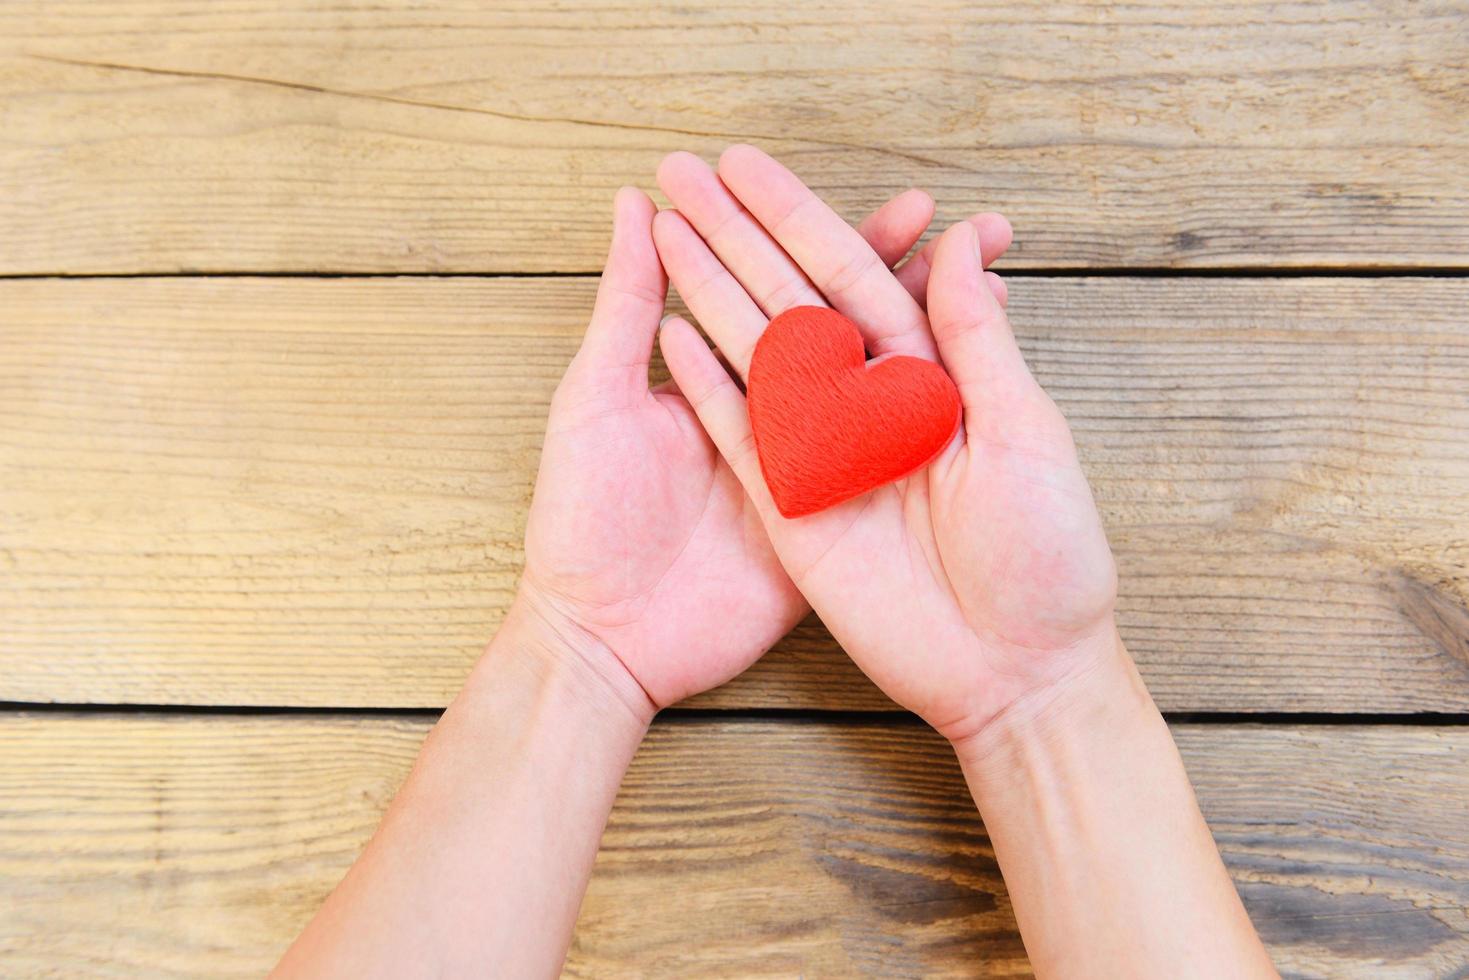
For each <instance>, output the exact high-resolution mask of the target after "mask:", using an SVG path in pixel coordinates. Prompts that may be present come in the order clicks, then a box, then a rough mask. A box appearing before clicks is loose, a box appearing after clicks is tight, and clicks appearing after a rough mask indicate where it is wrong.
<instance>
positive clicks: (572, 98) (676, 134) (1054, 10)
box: [0, 0, 1469, 273]
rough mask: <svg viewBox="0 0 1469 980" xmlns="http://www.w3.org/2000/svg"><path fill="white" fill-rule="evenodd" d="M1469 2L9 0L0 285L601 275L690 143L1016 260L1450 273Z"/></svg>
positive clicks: (1459, 198)
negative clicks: (254, 276) (211, 274)
mask: <svg viewBox="0 0 1469 980" xmlns="http://www.w3.org/2000/svg"><path fill="white" fill-rule="evenodd" d="M1466 45H1469V7H1466V5H1465V4H1464V3H1463V0H1435V2H1425V3H1417V4H1409V5H1404V4H1391V5H1386V6H1384V5H1381V4H1374V3H1371V2H1368V0H1337V2H1332V3H1290V4H1280V3H1275V2H1271V0H1245V2H1222V0H1218V2H1212V3H1207V4H1198V3H1185V2H1179V0H1174V2H1164V3H1157V4H1150V5H1127V4H1115V3H1112V2H1110V0H1087V2H1063V3H1054V2H1050V0H1024V2H1016V3H1005V4H971V3H960V2H958V0H922V2H918V3H908V4H903V5H902V6H901V8H898V7H893V6H891V5H889V4H883V3H864V4H852V3H848V2H845V0H818V2H814V3H801V4H793V3H788V2H785V0H748V2H745V3H743V4H740V5H739V6H737V7H731V6H730V5H729V4H728V3H723V2H718V0H695V2H689V3H681V4H677V5H628V4H625V3H618V2H615V0H592V2H579V3H576V4H571V5H564V6H557V5H552V6H547V5H545V4H541V3H536V2H532V0H515V2H498V3H494V4H467V5H458V6H456V7H452V8H445V7H444V6H443V5H437V4H419V3H411V2H406V0H398V2H392V3H382V2H372V3H366V2H348V3H333V4H329V5H307V6H305V7H303V6H302V5H300V4H296V3H287V2H284V0H237V2H233V3H229V4H210V3H204V2H200V0H146V2H131V3H120V2H109V3H97V2H90V0H88V2H77V0H71V2H55V0H22V2H11V3H7V4H5V5H3V7H0V133H3V134H4V135H3V138H0V272H8V273H56V272H168V271H176V270H206V271H216V272H217V271H226V272H230V271H233V272H247V271H288V270H296V271H343V272H352V271H357V272H365V271H387V272H431V271H448V270H457V271H480V272H483V271H509V272H541V271H576V270H580V271H590V270H594V269H596V268H598V267H599V266H600V262H601V257H602V253H603V249H604V247H605V243H606V234H607V217H608V215H607V212H608V201H609V199H610V195H611V193H612V190H613V189H614V188H615V187H617V186H618V185H620V184H622V183H628V182H631V183H638V184H641V185H644V186H650V185H651V174H652V171H653V167H654V165H655V164H656V162H657V161H658V159H659V158H660V157H661V156H662V154H664V153H665V152H667V151H668V150H671V149H676V148H685V149H692V150H694V151H696V152H702V153H705V154H706V155H711V156H712V155H713V154H715V153H717V152H718V150H719V149H720V148H722V147H723V146H724V145H727V144H728V143H730V142H732V141H736V140H746V141H754V142H758V143H760V144H762V145H764V146H765V147H767V148H769V149H770V150H772V151H774V152H777V153H779V154H781V155H783V156H784V157H786V158H788V159H789V160H790V162H791V163H792V164H794V165H795V166H796V167H797V168H798V169H799V170H800V171H801V172H802V173H804V174H806V175H808V176H809V177H810V179H811V180H812V181H813V182H814V184H815V186H816V188H817V189H818V190H819V191H821V192H822V193H823V194H826V195H828V196H829V197H830V198H831V199H832V200H833V201H834V202H835V203H836V204H837V206H838V207H839V208H840V209H841V210H842V211H843V212H844V213H846V214H848V215H850V216H852V217H854V218H855V217H857V216H858V215H860V214H862V213H865V211H866V210H867V209H870V208H872V207H874V206H876V205H877V204H878V203H879V202H881V201H882V200H884V199H886V197H887V196H889V195H890V194H892V193H894V192H895V191H897V190H900V189H902V188H904V187H906V186H909V185H918V186H925V187H928V188H930V189H932V190H933V191H934V192H935V194H936V195H937V196H938V199H939V201H940V204H941V218H942V219H943V220H944V221H945V222H948V221H951V220H954V219H956V218H958V217H959V216H961V215H963V214H966V213H968V212H970V211H972V210H974V209H976V208H979V207H985V208H996V209H1000V210H1004V211H1006V212H1007V213H1009V214H1010V215H1011V216H1012V217H1013V218H1014V220H1015V225H1016V228H1017V230H1018V239H1017V243H1016V246H1015V248H1014V249H1013V251H1012V253H1011V256H1010V257H1009V258H1008V259H1007V260H1006V261H1007V264H1009V265H1011V266H1012V267H1013V266H1031V267H1052V268H1057V267H1068V268H1078V267H1096V266H1109V267H1115V266H1139V265H1142V266H1173V267H1203V266H1220V265H1223V266H1271V265H1295V266H1323V265H1331V266H1338V265H1340V266H1359V267H1368V268H1372V267H1381V266H1404V267H1408V266H1420V267H1421V266H1450V265H1451V266H1455V267H1463V266H1464V265H1465V259H1466V256H1469V225H1466V223H1465V222H1464V221H1463V220H1462V216H1463V214H1464V213H1465V211H1466V210H1469V138H1466V137H1469V131H1466V129H1465V126H1464V103H1463V92H1464V91H1465V89H1466V88H1469V62H1466V61H1465V59H1464V57H1463V52H1464V50H1465V48H1466Z"/></svg>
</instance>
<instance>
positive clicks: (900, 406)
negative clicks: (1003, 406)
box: [747, 306, 960, 517]
mask: <svg viewBox="0 0 1469 980" xmlns="http://www.w3.org/2000/svg"><path fill="white" fill-rule="evenodd" d="M747 393H748V405H749V409H750V427H751V428H752V429H753V430H754V434H755V451H756V453H757V454H758V455H759V457H760V469H761V471H762V472H763V473H764V474H765V483H766V485H768V486H769V487H770V495H771V496H772V497H774V498H775V506H776V507H777V508H778V509H779V510H780V512H781V513H782V514H784V515H785V516H786V517H802V516H804V515H806V514H814V513H816V512H817V511H819V510H825V509H826V508H827V507H831V506H832V505H834V504H839V503H841V502H842V501H844V500H850V499H851V498H853V497H856V496H859V495H861V494H864V493H866V492H867V491H869V490H872V489H875V488H877V487H880V486H882V485H883V484H884V483H891V482H892V481H893V480H898V479H901V478H903V477H905V476H907V475H908V474H910V473H913V472H914V471H916V470H920V469H922V468H923V467H924V466H926V465H928V463H929V462H931V461H932V460H933V458H934V457H935V456H937V455H938V454H939V453H940V452H941V451H942V450H943V448H944V447H945V446H947V445H948V444H949V440H950V439H951V438H953V436H954V432H955V431H956V430H957V429H958V428H959V417H960V405H959V392H958V390H957V389H956V388H955V387H954V382H953V381H951V380H949V376H948V374H946V373H945V372H944V369H943V368H942V367H940V366H939V365H937V364H935V363H933V362H932V361H925V360H922V359H920V358H917V357H903V356H898V357H889V358H884V359H882V360H879V361H878V362H877V363H875V364H872V365H870V366H869V365H868V363H867V355H866V351H865V350H864V349H863V347H862V335H861V334H860V333H858V332H857V327H856V325H855V324H854V323H852V321H851V320H848V319H847V318H846V317H844V316H842V315H841V314H840V313H838V312H836V311H835V310H830V309H826V308H825V307H819V306H798V307H796V308H795V309H792V310H786V311H785V312H784V313H782V314H780V316H777V317H776V318H775V319H774V320H771V321H770V325H769V326H768V327H766V328H765V333H764V334H762V335H761V337H760V341H759V342H758V343H757V344H756V345H755V353H754V355H753V356H752V357H751V358H750V376H749V385H748V392H747Z"/></svg>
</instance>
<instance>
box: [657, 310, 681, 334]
mask: <svg viewBox="0 0 1469 980" xmlns="http://www.w3.org/2000/svg"><path fill="white" fill-rule="evenodd" d="M676 316H678V314H677V313H665V314H663V319H661V320H659V321H658V329H659V330H662V329H663V328H664V327H666V326H668V321H669V320H672V319H673V318H674V317H676Z"/></svg>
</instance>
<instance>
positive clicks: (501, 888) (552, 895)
mask: <svg viewBox="0 0 1469 980" xmlns="http://www.w3.org/2000/svg"><path fill="white" fill-rule="evenodd" d="M562 643H563V639H562V638H560V637H558V636H557V635H556V633H555V631H553V630H548V629H547V628H546V626H545V624H544V622H542V621H541V620H540V618H539V616H538V615H537V613H536V612H535V611H534V610H530V609H527V608H525V604H524V603H521V602H517V604H516V607H515V608H513V609H512V611H511V613H510V615H509V616H508V617H507V619H506V623H505V625H504V627H502V629H501V631H500V634H499V635H498V636H497V637H496V638H495V641H494V642H493V643H492V644H491V645H490V648H489V650H488V651H487V653H486V654H485V656H484V657H483V658H482V659H481V661H480V662H479V664H477V665H476V667H475V669H474V671H473V672H472V673H471V675H470V678H469V681H468V682H467V683H466V685H465V687H464V690H463V691H462V692H461V693H460V695H459V696H458V697H457V698H456V699H455V701H454V703H453V704H452V705H450V707H449V709H448V710H447V711H446V712H445V713H444V716H443V718H442V719H441V720H440V721H439V723H438V724H437V725H436V726H435V727H434V730H433V731H432V732H431V733H430V735H429V737H428V739H427V740H426V741H425V743H424V747H423V749H422V751H421V753H420V755H419V759H418V762H417V763H416V765H415V766H414V769H413V772H412V773H411V774H410V776H409V778H408V780H407V782H406V783H405V784H404V786H403V788H402V790H401V791H400V792H399V794H398V796H397V798H396V799H395V800H394V802H393V804H392V806H391V807H390V808H389V810H388V813H387V815H386V816H385V817H384V819H383V822H382V825H381V826H380V827H379V829H378V832H377V834H376V835H375V836H374V837H373V839H372V841H371V842H370V843H369V845H368V847H367V848H366V850H365V851H364V852H363V854H362V856H361V857H360V858H359V859H358V860H357V863H356V864H354V865H353V867H352V869H351V870H350V871H349V872H348V874H347V877H346V878H345V879H344V880H343V881H342V883H341V884H340V885H339V886H338V887H337V889H336V891H335V892H333V893H332V895H331V897H330V898H329V899H328V900H327V902H326V904H325V905H324V906H323V907H322V909H321V911H320V912H319V913H318V914H317V916H316V918H315V919H314V920H313V921H312V922H311V924H310V925H309V926H308V927H307V929H306V931H305V932H304V933H303V934H302V935H301V937H300V938H299V939H298V940H297V941H296V943H295V944H294V945H293V946H292V947H291V949H290V950H289V951H288V952H287V954H286V956H285V958H284V959H283V960H282V961H281V964H280V966H279V967H278V968H277V974H278V975H280V976H296V975H299V976H308V975H309V976H313V977H316V976H343V977H349V976H350V977H354V978H356V977H368V976H392V977H403V976H426V975H456V976H489V975H495V976H516V977H532V976H555V975H556V974H557V972H558V971H559V968H560V966H561V961H562V958H563V957H564V956H565V952H566V948H567V945H568V943H569V941H570V936H571V930H572V926H573V924H574V922H575V920H576V914H577V909H578V907H579V905H580V902H581V898H582V894H583V893H584V891H585V889H586V882H587V877H588V875H589V874H590V871H591V866H592V862H593V860H594V859H595V857H596V852H597V844H598V841H599V839H600V837H601V833H602V829H603V826H604V825H605V823H606V820H607V815H608V813H609V811H610V810H611V807H612V801H613V798H614V797H615V795H616V792H617V786H618V784H619V782H620V781H621V778H622V775H623V772H624V771H625V770H626V768H627V765H628V763H629V761H630V760H631V758H632V755H633V753H634V751H635V750H636V748H637V745H638V742H639V741H640V740H641V738H642V735H643V732H644V731H645V730H646V727H647V723H648V721H649V719H650V718H651V715H652V706H651V705H649V704H647V702H646V698H645V697H644V696H643V695H642V694H641V691H637V690H630V689H624V690H617V689H616V688H617V686H618V685H619V684H623V685H625V684H626V681H627V679H626V678H622V679H619V678H616V677H615V676H611V674H610V672H607V671H600V670H598V668H597V665H596V664H595V663H594V662H591V663H589V662H588V661H587V660H586V659H585V658H582V657H580V656H566V655H564V653H565V652H566V651H564V650H560V649H558V644H562ZM633 687H634V688H635V687H636V685H633ZM640 699H641V701H642V704H639V700H640Z"/></svg>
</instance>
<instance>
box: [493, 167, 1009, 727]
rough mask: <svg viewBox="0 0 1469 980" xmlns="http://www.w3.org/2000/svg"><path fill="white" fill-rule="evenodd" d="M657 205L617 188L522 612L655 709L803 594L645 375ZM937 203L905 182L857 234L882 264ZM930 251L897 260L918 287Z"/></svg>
mask: <svg viewBox="0 0 1469 980" xmlns="http://www.w3.org/2000/svg"><path fill="white" fill-rule="evenodd" d="M655 210H656V209H655V208H654V205H653V203H652V201H650V200H649V199H648V197H647V196H646V195H645V194H643V193H641V192H640V191H636V190H634V189H631V188H624V189H623V190H622V191H620V192H618V195H617V197H616V199H615V202H614V222H613V235H612V245H611V249H610V252H609V254H608V258H607V265H606V268H605V270H604V272H603V275H602V280H601V284H600V286H599V288H598V291H597V300H596V305H595V308H594V310H593V312H592V317H591V322H590V325H589V326H588V328H587V332H586V335H585V338H584V339H583V341H582V346H581V348H580V350H579V351H578V352H577V355H576V357H575V358H574V359H573V361H572V363H571V365H570V366H569V367H568V369H567V371H566V375H565V377H564V378H563V380H562V382H561V384H560V386H559V387H558V388H557V390H556V394H555V397H554V398H553V400H552V404H551V414H550V419H549V421H548V423H547V428H546V439H545V444H544V448H543V451H542V455H541V465H540V472H539V475H538V476H537V479H536V489H535V496H534V500H533V502H532V505H531V511H530V517H529V521H528V524H527V527H526V561H525V572H524V575H523V577H522V581H521V589H520V594H519V595H518V597H517V603H516V610H517V614H518V615H522V616H531V617H534V618H535V619H536V620H537V621H538V622H539V623H540V624H541V625H542V626H544V627H549V628H550V630H551V635H553V636H556V637H558V638H559V640H561V641H564V642H558V643H557V644H556V645H557V646H558V647H559V648H562V649H567V650H572V651H576V652H577V655H584V656H587V657H595V658H596V659H597V666H598V669H599V670H603V671H605V670H607V669H608V668H609V666H610V669H612V670H614V671H622V670H625V672H626V677H622V678H619V679H618V680H620V681H625V680H626V679H627V678H631V680H633V681H635V682H636V685H635V687H633V686H631V685H627V684H625V683H622V684H619V688H620V689H622V690H628V689H632V690H636V688H641V692H640V693H638V694H635V695H634V696H635V697H639V698H641V697H642V696H643V695H646V702H647V704H646V705H643V707H649V706H650V707H652V708H655V709H656V708H660V707H663V706H665V705H668V704H671V703H673V702H675V701H678V700H680V699H682V698H684V697H687V696H689V695H692V694H695V693H698V692H699V691H703V690H706V689H708V688H710V687H714V686H715V685H718V684H721V683H723V682H724V681H726V680H728V679H730V678H731V677H734V676H735V675H736V674H738V673H740V672H741V671H743V670H744V669H745V668H746V667H748V666H749V665H750V664H751V663H753V662H754V660H755V659H756V658H757V657H759V656H760V654H761V653H763V652H764V651H765V650H766V649H767V648H768V647H770V646H771V645H772V644H773V643H774V642H775V641H776V640H777V639H779V638H780V637H781V636H783V635H784V634H785V633H786V632H787V631H788V630H789V629H790V628H791V627H792V626H793V625H794V624H795V623H796V621H797V620H799V619H800V618H801V616H803V615H804V614H805V612H806V610H807V605H806V601H805V600H804V599H803V598H802V597H801V595H800V593H799V592H798V591H797V590H796V588H795V586H794V585H793V584H792V583H791V580H790V578H789V577H788V576H787V575H786V573H785V571H784V570H783V569H782V567H781V565H780V562H779V561H778V560H777V558H776V556H775V554H774V552H773V551H772V549H771V546H770V541H769V539H768V537H767V535H766V532H765V529H764V527H763V525H762V522H761V518H760V515H759V514H758V513H757V511H756V510H755V508H754V507H753V506H752V504H751V502H750V498H749V497H748V495H747V494H746V493H745V491H744V489H743V488H742V487H741V485H740V481H739V480H738V479H736V477H735V475H734V474H733V472H732V471H731V470H730V468H729V466H728V465H727V464H726V463H725V462H724V461H723V459H722V458H721V457H720V455H719V453H718V452H717V451H716V450H715V448H714V446H713V445H712V444H711V442H710V441H709V438H708V436H707V435H706V434H705V431H704V429H703V427H702V426H701V425H700V423H699V421H698V419H697V417H696V416H695V413H694V411H693V409H692V408H691V407H690V404H689V402H688V400H687V399H686V398H685V397H684V395H683V394H682V393H681V392H680V390H679V389H678V387H677V386H675V385H673V384H664V385H659V386H657V387H652V388H650V387H649V378H648V367H649V359H650V356H651V353H652V348H653V342H654V337H655V335H656V334H657V331H658V323H659V320H660V318H661V317H662V316H663V310H664V295H665V292H666V288H667V281H666V279H665V277H664V273H663V269H662V266H661V265H660V264H659V260H658V255H657V252H656V251H655V248H654V245H653V237H652V226H653V219H654V213H655ZM932 216H933V201H932V199H930V198H929V197H928V195H926V194H924V193H922V192H919V191H909V192H906V193H904V194H901V195H899V196H897V197H896V198H894V199H893V200H891V201H889V202H888V203H887V204H885V205H884V206H883V207H881V208H879V209H878V210H877V211H876V212H874V213H873V214H872V215H871V216H870V217H869V218H868V219H867V220H866V221H864V222H863V223H862V226H861V228H860V233H859V232H858V231H854V232H853V234H855V235H858V237H859V239H860V240H863V241H864V242H865V243H870V245H869V246H868V247H870V248H873V249H875V250H876V251H875V253H874V254H879V255H881V256H882V259H881V261H883V262H884V272H886V271H887V267H888V265H891V264H892V263H896V262H897V261H898V260H899V259H901V258H902V257H903V256H904V255H905V254H906V253H907V252H908V251H909V249H910V248H911V247H912V246H913V244H914V243H915V242H916V241H917V240H918V239H919V238H920V237H921V236H922V234H923V232H924V230H925V229H926V228H927V226H928V223H929V221H930V220H931V219H932ZM986 220H987V219H986ZM849 230H851V229H849ZM929 255H931V251H930V252H928V253H920V254H919V255H917V256H914V258H913V259H911V260H909V262H908V263H906V264H905V265H904V266H903V267H902V268H901V269H900V270H899V275H901V276H903V277H904V280H905V282H907V283H908V284H909V287H910V288H913V289H914V290H915V291H917V292H918V293H920V294H921V293H922V290H923V286H924V283H925V282H926V279H927V275H928V256H929ZM704 353H705V354H706V355H709V351H708V349H707V348H705V349H704ZM709 356H710V358H711V360H710V363H711V365H712V367H713V369H714V370H717V371H720V372H721V373H722V372H723V368H722V367H720V365H719V364H718V363H717V362H716V361H713V359H712V355H709ZM725 377H726V378H727V377H728V376H727V375H725Z"/></svg>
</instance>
